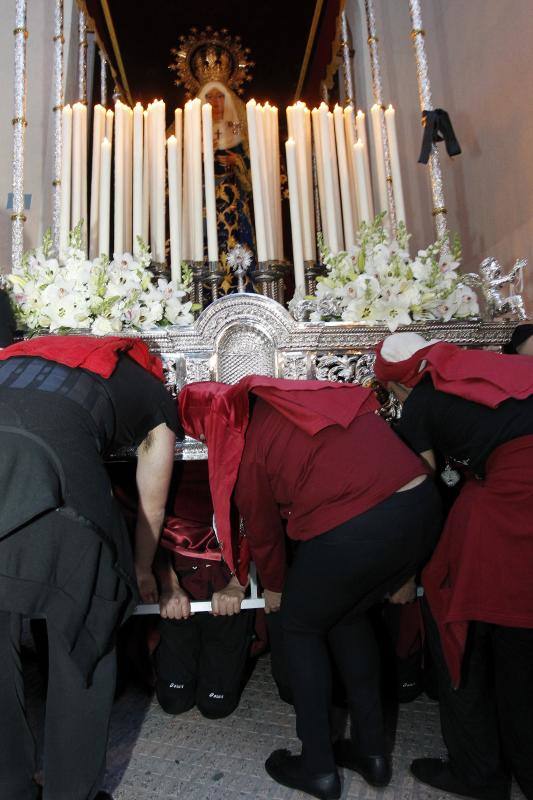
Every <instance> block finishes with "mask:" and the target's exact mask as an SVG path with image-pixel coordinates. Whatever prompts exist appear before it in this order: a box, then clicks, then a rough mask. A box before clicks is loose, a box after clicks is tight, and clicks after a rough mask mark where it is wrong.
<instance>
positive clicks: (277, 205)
mask: <svg viewBox="0 0 533 800" xmlns="http://www.w3.org/2000/svg"><path fill="white" fill-rule="evenodd" d="M270 115H271V121H272V181H273V190H274V223H275V231H276V236H275V239H276V252H275V253H274V257H275V258H276V259H277V260H278V261H283V260H284V253H283V224H282V217H281V171H280V158H279V121H278V109H277V108H276V106H273V107H272V109H271V111H270Z"/></svg>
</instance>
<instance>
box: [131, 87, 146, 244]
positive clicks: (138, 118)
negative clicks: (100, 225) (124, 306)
mask: <svg viewBox="0 0 533 800" xmlns="http://www.w3.org/2000/svg"><path fill="white" fill-rule="evenodd" d="M143 150H144V111H143V107H142V106H141V104H140V103H136V105H135V108H134V109H133V209H132V215H133V219H132V237H133V253H134V255H135V256H138V255H139V238H141V239H142V238H143V170H144V164H143Z"/></svg>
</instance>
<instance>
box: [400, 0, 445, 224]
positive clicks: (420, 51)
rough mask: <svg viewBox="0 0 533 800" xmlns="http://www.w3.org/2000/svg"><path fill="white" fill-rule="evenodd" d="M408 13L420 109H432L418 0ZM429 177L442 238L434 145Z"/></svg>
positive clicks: (442, 211) (439, 174) (442, 217)
mask: <svg viewBox="0 0 533 800" xmlns="http://www.w3.org/2000/svg"><path fill="white" fill-rule="evenodd" d="M409 13H410V14H411V25H412V30H411V38H412V40H413V46H414V49H415V58H416V75H417V79H418V95H419V98H420V111H433V108H434V107H433V101H432V98H431V83H430V80H429V70H428V61H427V54H426V43H425V35H426V32H425V30H424V28H423V26H422V12H421V9H420V0H409ZM429 177H430V182H431V196H432V199H433V211H432V214H433V216H434V217H435V228H436V231H437V236H438V237H439V238H442V237H445V236H447V235H448V220H447V217H446V214H447V213H448V210H447V208H446V202H445V200H444V190H443V184H442V170H441V165H440V156H439V151H438V150H437V147H436V145H433V146H432V148H431V155H430V157H429Z"/></svg>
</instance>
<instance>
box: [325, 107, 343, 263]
mask: <svg viewBox="0 0 533 800" xmlns="http://www.w3.org/2000/svg"><path fill="white" fill-rule="evenodd" d="M328 133H329V152H330V153H331V177H332V181H333V197H334V200H335V222H336V224H337V240H338V247H339V250H343V249H344V236H343V231H342V211H341V193H340V188H339V169H338V164H337V146H336V144H335V129H334V125H333V114H332V112H331V111H329V110H328Z"/></svg>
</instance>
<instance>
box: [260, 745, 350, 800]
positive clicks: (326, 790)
mask: <svg viewBox="0 0 533 800" xmlns="http://www.w3.org/2000/svg"><path fill="white" fill-rule="evenodd" d="M265 769H266V771H267V772H268V774H269V775H270V777H271V778H272V779H273V780H275V781H276V782H277V783H281V785H282V786H288V787H289V789H299V791H301V792H306V793H307V794H310V795H312V796H313V797H318V798H319V800H337V798H339V797H340V796H341V781H340V778H339V774H338V772H337V770H335V771H334V772H318V773H315V774H312V773H309V772H307V770H306V769H305V767H304V765H303V763H302V757H301V756H292V755H291V754H290V753H289V751H288V750H274V752H273V753H271V754H270V755H269V757H268V758H267V760H266V761H265Z"/></svg>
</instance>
